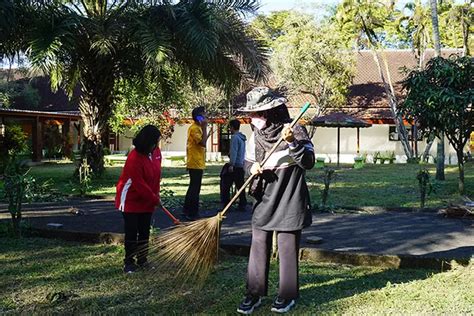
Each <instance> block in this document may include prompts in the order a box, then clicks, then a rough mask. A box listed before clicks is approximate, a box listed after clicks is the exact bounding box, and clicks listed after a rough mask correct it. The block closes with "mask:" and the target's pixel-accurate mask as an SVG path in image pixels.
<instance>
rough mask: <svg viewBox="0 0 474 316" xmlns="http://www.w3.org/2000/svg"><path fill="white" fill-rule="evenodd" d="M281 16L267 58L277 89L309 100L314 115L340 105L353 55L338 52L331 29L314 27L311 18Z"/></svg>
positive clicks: (345, 93) (315, 25)
mask: <svg viewBox="0 0 474 316" xmlns="http://www.w3.org/2000/svg"><path fill="white" fill-rule="evenodd" d="M285 16H286V19H285V20H284V23H283V25H282V28H281V33H280V35H279V36H278V37H277V38H276V39H274V43H273V55H272V57H271V65H272V69H273V71H274V73H275V75H276V77H277V79H278V81H279V85H280V86H284V87H286V88H288V89H289V91H290V93H291V94H301V93H304V94H309V95H311V96H313V97H314V98H315V99H316V103H317V104H316V105H317V107H318V113H317V114H321V113H323V112H324V110H325V109H326V108H327V107H328V106H329V105H330V106H338V105H343V104H344V103H345V102H346V95H347V91H348V87H349V86H350V84H351V83H352V78H353V70H354V69H353V68H354V65H353V59H352V56H353V54H352V53H351V52H348V51H345V50H343V49H341V48H342V47H341V45H340V40H339V38H338V37H337V36H335V35H334V34H337V32H334V30H333V29H332V28H333V26H332V25H330V24H327V23H324V24H323V23H321V24H319V25H318V24H316V23H315V21H314V19H313V17H312V16H310V15H305V14H302V13H296V12H291V13H290V14H285Z"/></svg>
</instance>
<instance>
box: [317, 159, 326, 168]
mask: <svg viewBox="0 0 474 316" xmlns="http://www.w3.org/2000/svg"><path fill="white" fill-rule="evenodd" d="M325 160H326V158H324V157H316V164H315V167H316V168H324V166H325V164H324V162H325Z"/></svg>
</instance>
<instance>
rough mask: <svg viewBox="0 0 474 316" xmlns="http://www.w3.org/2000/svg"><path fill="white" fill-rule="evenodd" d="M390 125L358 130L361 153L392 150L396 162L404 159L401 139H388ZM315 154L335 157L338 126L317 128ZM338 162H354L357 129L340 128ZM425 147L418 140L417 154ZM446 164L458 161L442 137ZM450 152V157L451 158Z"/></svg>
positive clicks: (431, 152)
mask: <svg viewBox="0 0 474 316" xmlns="http://www.w3.org/2000/svg"><path fill="white" fill-rule="evenodd" d="M389 127H390V126H389V125H373V126H371V127H368V128H361V129H360V154H362V155H363V154H366V155H367V156H368V159H369V161H370V160H371V158H372V156H373V155H374V154H375V153H376V152H380V153H381V154H384V153H388V152H395V156H396V158H397V162H406V156H405V152H404V150H403V146H402V145H401V143H400V141H390V140H389V138H388V133H389ZM313 143H314V146H315V151H316V156H317V157H326V158H327V160H326V161H329V160H331V161H332V162H335V161H336V160H337V128H326V127H318V128H317V129H316V132H315V134H314V136H313ZM436 145H437V142H436V141H435V143H434V144H433V146H432V147H431V150H430V154H431V155H432V156H434V157H435V156H436ZM340 146H341V147H340V152H341V155H340V162H343V163H353V162H354V156H356V153H357V129H355V128H341V142H340ZM425 147H426V141H425V140H424V141H419V142H418V153H419V155H421V154H422V153H423V151H424V149H425ZM445 150H446V163H451V164H455V163H457V159H456V152H455V151H454V149H453V148H452V147H451V146H450V145H449V142H448V140H447V139H446V140H445ZM450 155H451V158H450Z"/></svg>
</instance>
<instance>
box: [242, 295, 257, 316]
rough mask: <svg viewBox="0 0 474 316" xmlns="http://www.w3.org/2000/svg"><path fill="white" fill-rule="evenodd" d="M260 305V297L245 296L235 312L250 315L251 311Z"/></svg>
mask: <svg viewBox="0 0 474 316" xmlns="http://www.w3.org/2000/svg"><path fill="white" fill-rule="evenodd" d="M260 304H262V298H261V297H260V296H253V295H247V296H246V297H245V299H244V300H243V301H242V303H240V305H239V308H237V312H238V313H241V314H245V315H249V314H252V313H253V310H254V309H255V308H257V307H259V306H260Z"/></svg>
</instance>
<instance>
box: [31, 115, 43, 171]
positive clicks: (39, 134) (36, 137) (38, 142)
mask: <svg viewBox="0 0 474 316" xmlns="http://www.w3.org/2000/svg"><path fill="white" fill-rule="evenodd" d="M41 125H42V123H41V121H40V119H39V117H38V116H37V117H35V118H34V121H33V135H32V136H33V139H32V140H33V161H35V162H39V161H41V159H43V129H42V126H41Z"/></svg>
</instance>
